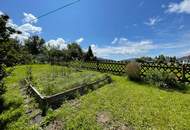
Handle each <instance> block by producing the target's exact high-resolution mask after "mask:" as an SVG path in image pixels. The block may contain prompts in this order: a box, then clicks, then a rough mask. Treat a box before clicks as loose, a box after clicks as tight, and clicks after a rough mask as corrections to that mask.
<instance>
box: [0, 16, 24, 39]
mask: <svg viewBox="0 0 190 130" xmlns="http://www.w3.org/2000/svg"><path fill="white" fill-rule="evenodd" d="M8 20H9V16H8V15H6V14H3V15H0V41H5V40H9V37H10V35H11V34H13V33H19V34H20V33H21V32H20V31H16V30H15V29H14V28H12V27H8V26H7V23H8Z"/></svg>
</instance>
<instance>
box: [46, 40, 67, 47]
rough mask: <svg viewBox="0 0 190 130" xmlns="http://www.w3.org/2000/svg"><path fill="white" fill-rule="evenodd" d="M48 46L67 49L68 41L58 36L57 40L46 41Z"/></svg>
mask: <svg viewBox="0 0 190 130" xmlns="http://www.w3.org/2000/svg"><path fill="white" fill-rule="evenodd" d="M46 45H47V47H49V48H50V47H51V48H58V49H65V48H67V44H66V41H65V40H64V39H63V38H58V39H56V40H49V41H48V42H46Z"/></svg>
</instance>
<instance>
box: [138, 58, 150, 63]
mask: <svg viewBox="0 0 190 130" xmlns="http://www.w3.org/2000/svg"><path fill="white" fill-rule="evenodd" d="M136 62H140V63H144V62H153V58H151V57H140V58H137V59H136Z"/></svg>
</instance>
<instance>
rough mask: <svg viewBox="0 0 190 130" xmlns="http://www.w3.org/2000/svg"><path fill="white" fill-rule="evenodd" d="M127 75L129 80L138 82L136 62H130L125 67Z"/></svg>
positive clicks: (138, 69)
mask: <svg viewBox="0 0 190 130" xmlns="http://www.w3.org/2000/svg"><path fill="white" fill-rule="evenodd" d="M126 69H127V75H128V78H129V79H130V80H134V81H140V80H141V78H140V66H139V64H138V63H136V62H131V63H129V64H128V65H127V68H126Z"/></svg>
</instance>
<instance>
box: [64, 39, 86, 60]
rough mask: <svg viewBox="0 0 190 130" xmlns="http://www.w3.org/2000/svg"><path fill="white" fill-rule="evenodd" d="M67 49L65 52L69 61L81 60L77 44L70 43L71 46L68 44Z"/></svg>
mask: <svg viewBox="0 0 190 130" xmlns="http://www.w3.org/2000/svg"><path fill="white" fill-rule="evenodd" d="M67 48H68V49H67V51H68V56H69V57H68V58H69V59H70V60H76V59H78V60H80V59H82V56H83V52H82V49H81V47H80V45H79V44H77V43H71V44H68V46H67Z"/></svg>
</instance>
